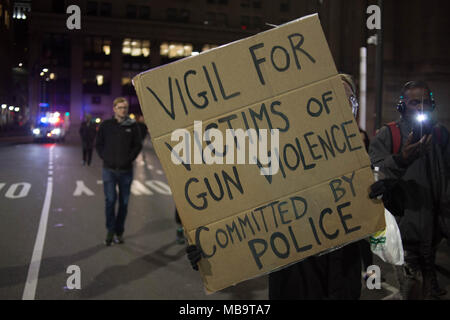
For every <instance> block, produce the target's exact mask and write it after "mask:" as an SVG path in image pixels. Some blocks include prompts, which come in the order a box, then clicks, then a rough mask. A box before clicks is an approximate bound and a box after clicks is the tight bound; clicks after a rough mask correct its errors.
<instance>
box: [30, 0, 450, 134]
mask: <svg viewBox="0 0 450 320" xmlns="http://www.w3.org/2000/svg"><path fill="white" fill-rule="evenodd" d="M371 4H377V1H375V0H345V1H341V0H303V1H294V0H273V1H268V0H172V1H145V0H124V1H117V0H116V1H113V0H41V1H32V10H31V19H30V22H29V23H30V25H29V40H30V46H29V55H28V58H29V61H28V72H29V73H28V79H29V82H28V101H29V102H28V106H29V108H30V115H31V118H32V119H33V118H34V119H35V118H36V117H37V114H38V112H39V110H40V109H39V105H40V104H41V105H44V106H45V105H48V106H49V107H50V108H54V109H57V110H58V111H63V112H70V115H71V122H72V123H73V124H77V123H79V122H80V121H81V119H82V118H83V116H84V115H85V114H87V113H89V114H92V115H93V116H94V117H100V118H107V117H109V116H111V115H112V101H113V99H114V98H115V97H117V96H125V97H127V98H128V99H129V100H130V106H131V112H132V113H140V109H139V105H138V101H137V98H136V95H135V92H134V88H133V86H132V84H131V79H132V78H133V76H134V75H136V74H138V73H140V72H142V71H145V70H148V69H150V68H153V67H157V66H160V65H162V64H166V63H170V62H172V61H175V60H177V59H180V58H184V57H187V56H190V55H192V54H196V53H198V52H202V51H204V50H208V49H210V48H214V47H216V46H220V45H223V44H226V43H229V42H232V41H236V40H239V39H242V38H245V37H248V36H251V35H254V34H256V33H258V32H261V31H264V30H268V29H270V28H272V27H273V26H276V25H279V24H282V23H285V22H288V21H291V20H293V19H296V18H299V17H302V16H305V15H308V14H312V13H316V12H317V13H319V16H320V19H321V22H322V26H323V29H324V32H325V35H326V38H327V40H328V43H329V46H330V49H331V52H332V54H333V57H334V59H335V63H336V65H337V68H338V70H339V71H340V72H345V73H349V74H352V75H353V76H355V78H356V80H358V75H359V68H360V48H361V47H367V49H368V61H367V110H366V130H367V131H368V133H369V135H370V136H372V135H373V134H374V133H375V130H376V128H375V92H376V90H375V89H376V88H375V85H376V83H375V68H376V67H377V65H376V61H375V56H376V55H375V51H376V46H375V45H369V44H367V39H368V38H369V37H370V36H371V35H374V34H375V32H376V30H368V28H367V27H366V21H367V18H368V16H369V15H368V14H367V12H366V10H367V7H368V6H369V5H371ZM70 5H77V6H78V7H79V8H80V9H81V28H80V29H79V30H77V29H74V30H70V29H68V28H67V26H66V22H67V19H68V18H69V17H70V15H71V14H70V13H67V11H66V10H67V8H68V7H69V6H70ZM444 7H448V1H445V0H430V1H428V2H425V1H420V0H411V1H406V0H397V1H384V11H383V12H384V14H383V17H382V28H383V32H384V39H383V40H384V82H383V89H384V91H383V118H382V122H383V123H386V122H390V121H392V120H394V119H396V118H397V117H398V115H397V114H396V111H395V104H396V102H397V100H398V96H399V92H400V89H401V86H402V84H403V83H405V82H406V81H408V80H412V79H423V80H426V81H429V82H430V85H431V86H432V87H433V90H434V91H435V96H436V99H437V104H438V106H440V105H442V106H445V105H447V104H448V103H449V102H450V93H449V90H448V87H449V84H450V55H449V48H450V46H449V44H448V43H447V42H446V41H445V40H444V39H448V38H449V37H448V33H449V32H450V28H449V20H448V19H447V18H446V11H445V10H442V8H444ZM418 22H420V23H418ZM45 70H48V71H45ZM44 71H45V72H44ZM437 112H439V117H440V120H442V121H443V122H444V123H445V124H447V125H449V124H450V113H449V112H447V111H446V110H445V109H444V108H440V109H439V110H438V111H437Z"/></svg>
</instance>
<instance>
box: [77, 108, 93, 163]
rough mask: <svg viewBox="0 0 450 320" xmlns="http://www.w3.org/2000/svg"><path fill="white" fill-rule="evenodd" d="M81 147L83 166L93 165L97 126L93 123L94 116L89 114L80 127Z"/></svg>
mask: <svg viewBox="0 0 450 320" xmlns="http://www.w3.org/2000/svg"><path fill="white" fill-rule="evenodd" d="M79 133H80V137H81V146H82V149H83V166H85V165H86V164H87V165H88V166H90V165H91V161H92V151H93V149H94V141H95V136H96V135H97V126H96V124H95V123H94V122H93V121H92V116H91V115H90V114H87V115H86V116H85V120H84V121H83V122H82V123H81V126H80V130H79Z"/></svg>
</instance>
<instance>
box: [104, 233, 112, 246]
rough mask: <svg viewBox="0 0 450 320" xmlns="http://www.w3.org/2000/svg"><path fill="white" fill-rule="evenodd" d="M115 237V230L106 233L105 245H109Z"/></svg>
mask: <svg viewBox="0 0 450 320" xmlns="http://www.w3.org/2000/svg"><path fill="white" fill-rule="evenodd" d="M113 237H114V233H113V232H108V233H107V234H106V239H105V245H106V246H107V247H109V246H110V245H111V243H112V241H113Z"/></svg>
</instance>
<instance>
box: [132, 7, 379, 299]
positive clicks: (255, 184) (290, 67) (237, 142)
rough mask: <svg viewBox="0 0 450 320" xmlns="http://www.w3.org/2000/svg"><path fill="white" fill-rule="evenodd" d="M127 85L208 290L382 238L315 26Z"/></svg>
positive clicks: (361, 157) (340, 92) (365, 161)
mask: <svg viewBox="0 0 450 320" xmlns="http://www.w3.org/2000/svg"><path fill="white" fill-rule="evenodd" d="M133 83H134V85H135V88H136V92H137V94H138V98H139V101H140V105H141V108H142V111H143V114H144V118H145V121H146V123H147V126H148V128H149V131H150V134H151V136H152V141H153V145H154V147H155V150H156V152H157V155H158V157H159V159H160V160H161V164H162V166H163V169H164V171H165V173H166V175H167V179H168V181H169V184H170V186H171V189H172V193H173V196H174V199H175V203H176V206H177V208H178V211H179V213H180V218H181V220H182V223H183V226H184V228H185V230H186V234H187V236H188V240H189V242H190V243H195V244H196V245H197V246H200V247H201V248H202V250H203V253H204V257H203V259H202V260H201V262H200V272H201V275H202V278H203V281H204V284H205V287H206V288H207V289H208V290H209V291H212V292H214V291H217V290H221V289H223V288H226V287H228V286H230V285H233V284H236V283H238V282H241V281H243V280H247V279H249V278H253V277H255V276H258V275H261V274H264V273H267V272H270V271H272V270H275V269H277V268H281V267H283V266H285V265H288V264H291V263H294V262H296V261H299V260H301V259H304V258H306V257H308V256H311V255H314V254H317V253H320V252H323V251H326V250H327V249H330V248H333V247H336V246H339V245H342V244H346V243H349V242H352V241H355V240H358V239H361V238H364V237H365V236H367V235H369V234H372V233H374V232H376V231H379V230H381V229H383V228H384V208H383V206H382V204H381V203H380V202H375V201H372V200H370V199H369V198H368V189H369V186H370V185H371V184H372V183H373V175H372V172H371V169H370V160H369V157H368V155H367V153H366V151H365V148H364V144H363V142H362V139H361V136H360V134H359V129H358V127H357V125H356V122H355V120H354V118H353V115H352V113H351V108H350V107H349V103H348V99H347V96H346V95H345V91H344V88H343V86H342V83H341V80H340V78H339V76H338V75H337V71H336V68H335V65H334V62H333V59H332V57H331V54H330V51H329V48H328V45H327V43H326V40H325V37H324V35H323V32H322V29H321V26H320V22H319V19H318V17H317V15H312V16H308V17H305V18H302V19H298V20H296V21H293V22H291V23H288V24H285V25H283V26H280V27H278V28H275V29H273V30H270V31H266V32H263V33H260V34H258V35H255V36H253V37H250V38H247V39H244V40H241V41H237V42H234V43H231V44H229V45H226V46H223V47H219V48H217V49H214V50H211V51H208V52H205V53H203V54H200V55H198V56H194V57H190V58H187V59H184V60H180V61H177V62H175V63H172V64H169V65H166V66H163V67H159V68H156V69H153V70H149V71H147V72H144V73H142V74H140V75H138V76H136V77H135V78H134V79H133ZM231 129H234V130H235V131H234V132H232V134H233V135H231V133H229V132H231ZM239 129H241V130H240V131H239ZM252 129H254V130H255V131H254V132H256V135H254V136H252V135H251V134H248V135H247V136H245V135H244V133H245V132H247V133H249V132H250V131H251V130H252ZM206 130H209V131H208V132H207V131H206ZM271 130H272V131H271ZM209 132H211V133H212V135H213V136H214V138H213V139H211V137H208V134H209ZM267 132H269V134H268V135H264V134H265V133H267ZM271 133H272V135H271ZM235 137H236V138H235ZM264 137H266V138H267V139H266V140H267V141H266V146H265V147H266V148H264V146H263V145H262V144H261V141H263V140H264V139H263V138H264ZM274 137H275V138H274ZM222 138H223V139H222ZM229 138H230V139H229ZM269 140H270V141H269ZM269 142H270V143H269ZM254 145H256V146H257V147H258V148H257V150H258V152H256V151H255V150H256V149H252V146H254ZM269 145H270V147H269ZM221 146H222V148H221ZM252 150H253V151H255V153H252ZM261 150H263V151H262V153H261ZM242 154H244V158H239V157H240V156H242ZM228 157H229V158H228ZM265 158H267V159H265ZM239 159H240V160H239ZM263 159H264V160H263ZM228 160H231V161H228ZM252 160H253V162H252ZM241 163H245V164H241ZM252 163H253V164H252ZM267 168H270V170H271V173H272V174H267V172H268V171H267V170H266V171H265V172H266V175H264V174H262V172H263V169H267Z"/></svg>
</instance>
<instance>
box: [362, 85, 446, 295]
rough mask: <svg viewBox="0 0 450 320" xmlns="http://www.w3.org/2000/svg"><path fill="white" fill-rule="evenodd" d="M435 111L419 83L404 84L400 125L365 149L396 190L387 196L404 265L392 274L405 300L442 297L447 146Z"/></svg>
mask: <svg viewBox="0 0 450 320" xmlns="http://www.w3.org/2000/svg"><path fill="white" fill-rule="evenodd" d="M435 107H436V103H435V101H434V96H433V93H432V92H431V90H430V89H429V87H428V85H427V84H426V83H425V82H423V81H411V82H408V83H406V84H405V85H404V86H403V88H402V91H401V95H400V101H399V103H398V105H397V110H398V111H399V112H400V115H401V116H400V120H399V121H397V122H392V123H389V124H387V125H386V126H384V127H382V128H381V129H380V130H379V132H378V133H377V135H376V136H375V138H374V139H372V142H371V144H370V148H369V155H370V158H371V161H372V165H373V166H374V167H379V170H380V172H381V173H382V175H383V176H384V177H383V178H384V179H386V180H385V181H391V180H394V181H395V180H397V182H396V183H395V185H396V186H397V189H398V188H399V187H401V188H400V189H398V190H399V191H400V192H399V191H395V192H394V191H392V192H391V194H390V195H388V196H390V197H392V198H400V197H401V199H400V200H401V201H396V203H397V204H396V206H395V207H396V209H395V210H394V211H397V212H398V213H397V215H398V216H401V217H400V218H399V219H398V220H399V221H398V225H399V229H400V233H401V237H402V242H403V248H404V257H405V263H404V265H403V266H401V267H398V268H396V274H397V278H398V281H399V284H400V292H401V295H402V298H403V299H405V300H410V299H414V300H415V299H429V298H438V297H439V296H441V295H445V294H446V291H445V290H443V289H441V288H440V287H439V285H438V282H437V277H436V270H435V258H436V250H437V247H438V245H439V243H440V242H441V240H442V236H443V235H447V236H448V232H449V230H448V225H447V227H445V225H444V224H443V223H442V222H444V221H445V220H444V216H445V215H447V217H448V214H449V200H450V194H449V191H450V190H449V189H448V187H447V186H448V182H449V178H450V167H449V165H450V147H449V143H448V140H449V133H448V131H447V129H446V128H445V127H443V126H442V125H439V124H438V123H437V121H436V120H435V119H433V114H432V112H433V111H434V109H435ZM383 198H384V196H383ZM394 200H395V199H394ZM399 207H401V208H400V209H398V208H399Z"/></svg>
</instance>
